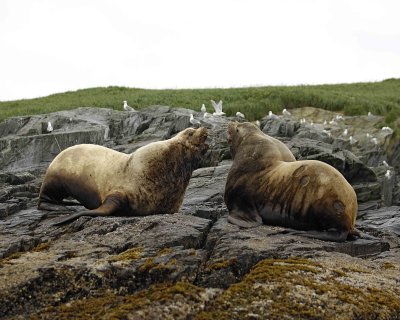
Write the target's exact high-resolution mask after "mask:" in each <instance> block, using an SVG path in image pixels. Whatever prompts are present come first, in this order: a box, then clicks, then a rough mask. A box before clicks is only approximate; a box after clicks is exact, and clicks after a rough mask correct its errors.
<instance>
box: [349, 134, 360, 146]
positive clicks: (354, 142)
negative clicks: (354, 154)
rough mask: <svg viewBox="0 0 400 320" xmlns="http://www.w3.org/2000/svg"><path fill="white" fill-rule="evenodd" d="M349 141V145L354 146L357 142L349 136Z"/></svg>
mask: <svg viewBox="0 0 400 320" xmlns="http://www.w3.org/2000/svg"><path fill="white" fill-rule="evenodd" d="M349 140H350V144H351V145H353V144H356V143H357V142H358V140H356V139H354V138H353V136H350V138H349Z"/></svg>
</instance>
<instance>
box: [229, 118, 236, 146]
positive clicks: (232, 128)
mask: <svg viewBox="0 0 400 320" xmlns="http://www.w3.org/2000/svg"><path fill="white" fill-rule="evenodd" d="M237 125H238V122H236V121H235V122H233V121H231V122H229V123H228V143H229V144H231V143H232V139H233V135H234V132H235V131H236V128H237Z"/></svg>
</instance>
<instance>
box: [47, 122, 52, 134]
mask: <svg viewBox="0 0 400 320" xmlns="http://www.w3.org/2000/svg"><path fill="white" fill-rule="evenodd" d="M46 131H47V132H52V131H53V126H52V125H51V122H50V121H49V122H47V128H46Z"/></svg>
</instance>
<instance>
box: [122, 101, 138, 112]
mask: <svg viewBox="0 0 400 320" xmlns="http://www.w3.org/2000/svg"><path fill="white" fill-rule="evenodd" d="M124 110H125V111H136V110H135V109H133V108H132V107H130V106H128V102H126V101H124Z"/></svg>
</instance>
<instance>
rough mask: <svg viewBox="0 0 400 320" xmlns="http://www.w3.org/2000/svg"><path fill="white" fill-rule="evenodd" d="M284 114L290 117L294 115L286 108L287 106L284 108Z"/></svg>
mask: <svg viewBox="0 0 400 320" xmlns="http://www.w3.org/2000/svg"><path fill="white" fill-rule="evenodd" d="M282 114H283V115H284V116H288V117H290V116H291V115H292V114H291V113H290V112H289V111H287V110H286V108H285V109H283V110H282Z"/></svg>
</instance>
